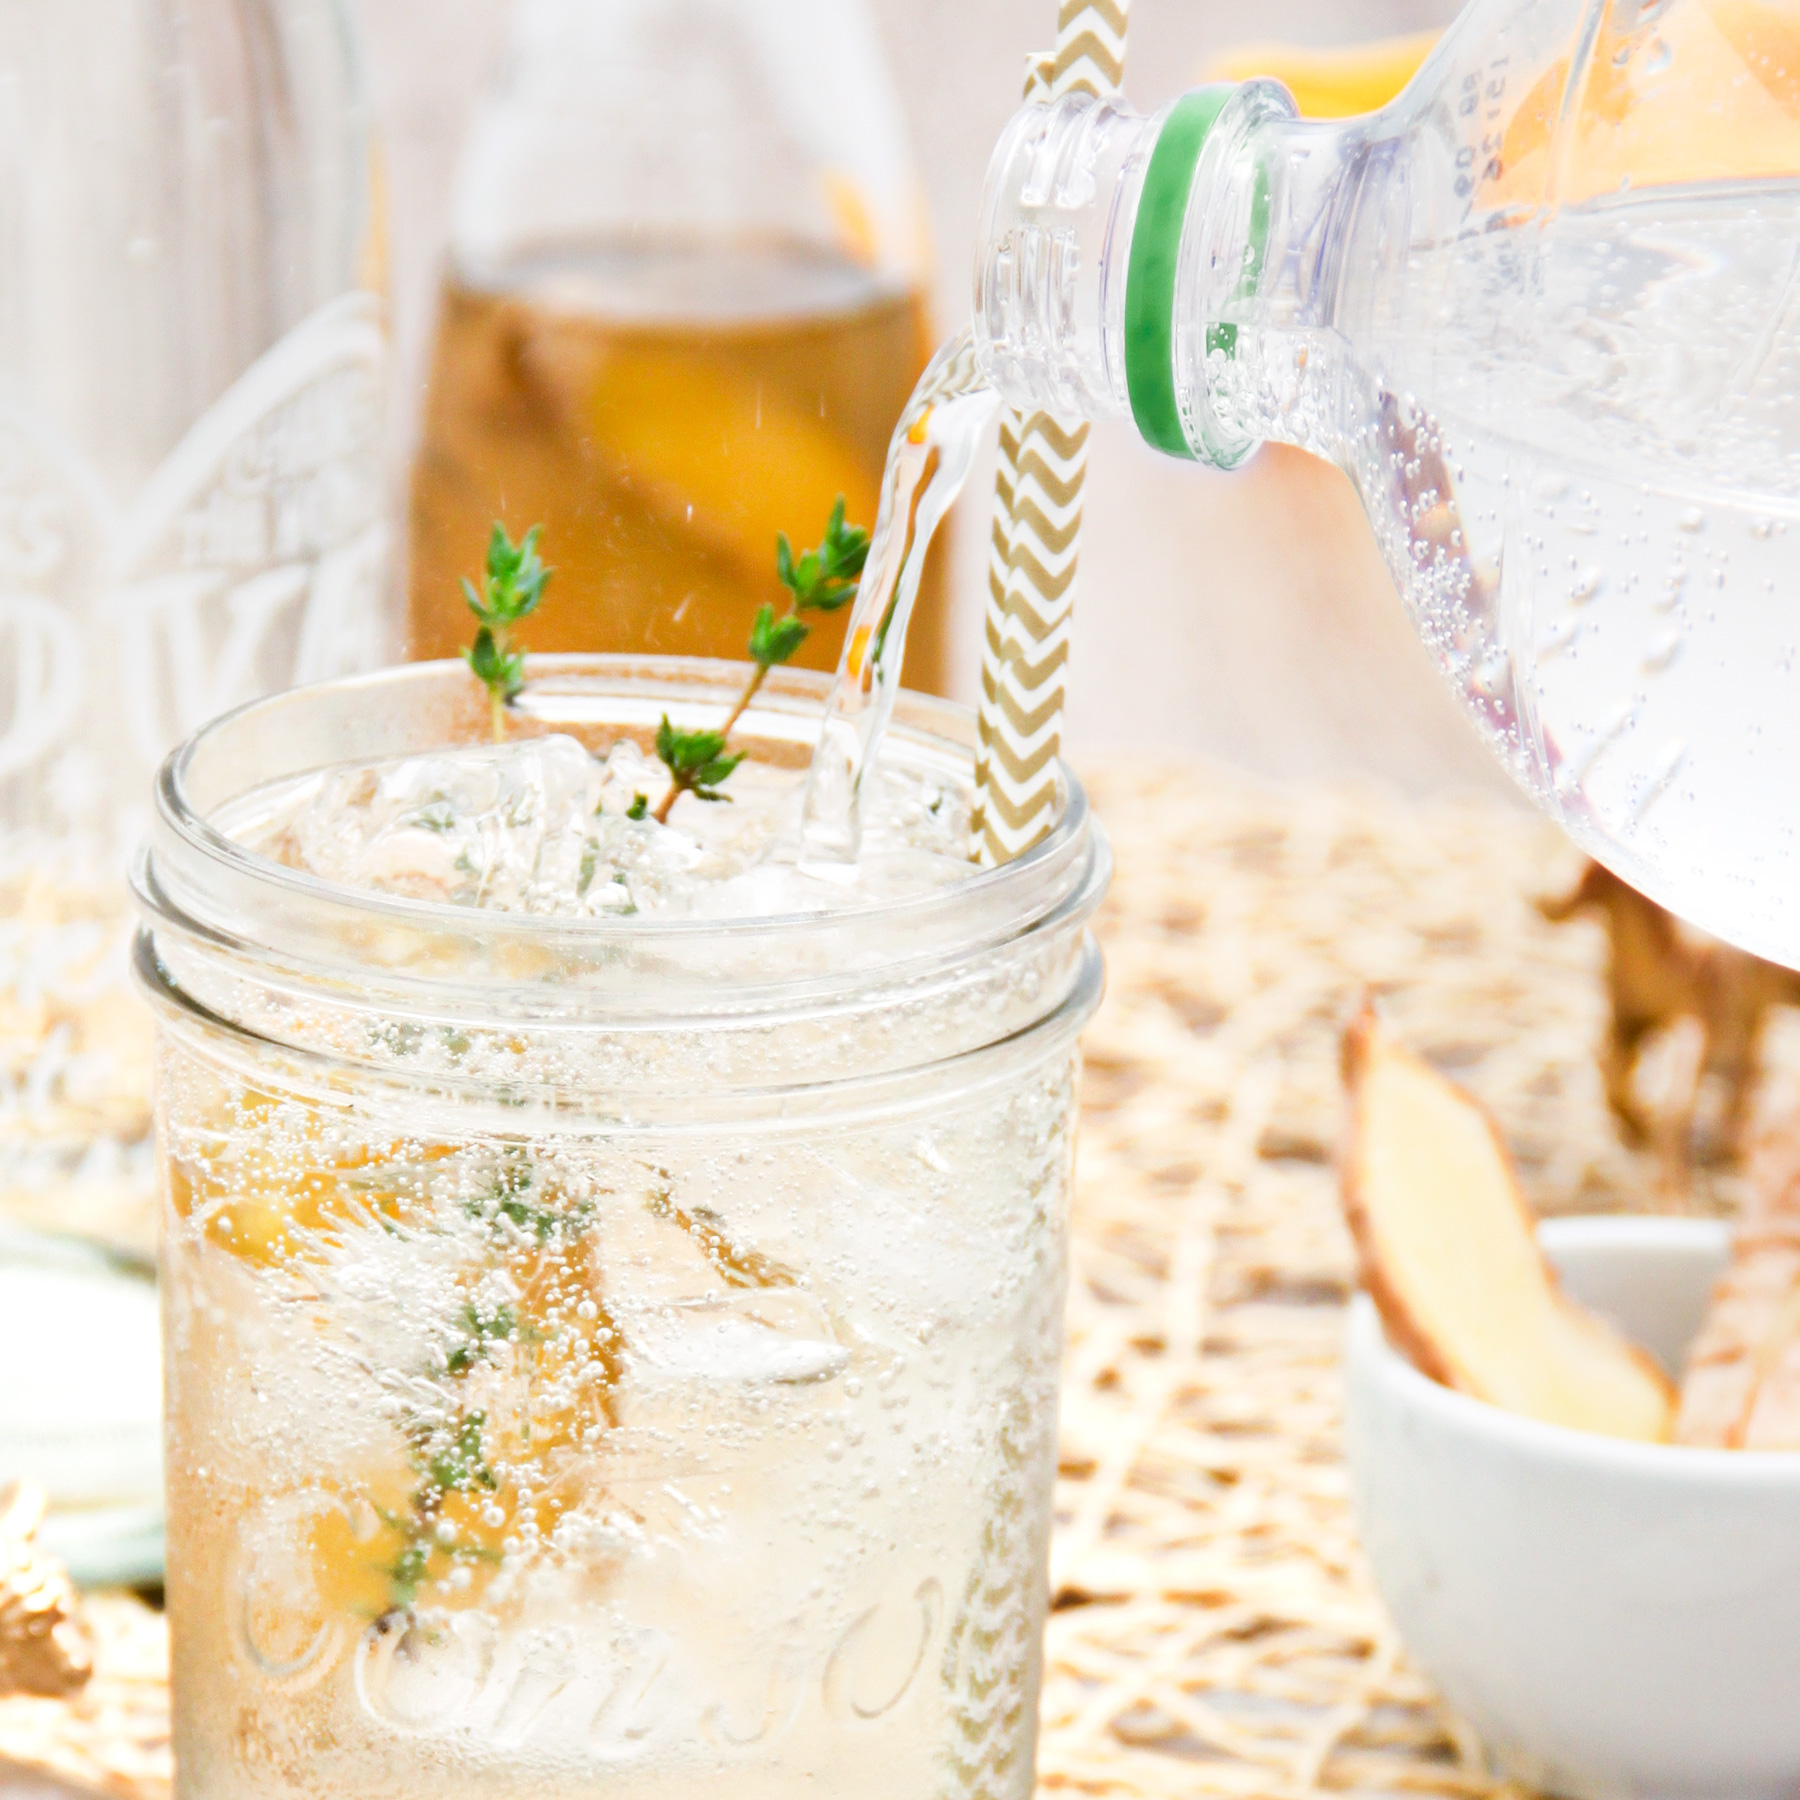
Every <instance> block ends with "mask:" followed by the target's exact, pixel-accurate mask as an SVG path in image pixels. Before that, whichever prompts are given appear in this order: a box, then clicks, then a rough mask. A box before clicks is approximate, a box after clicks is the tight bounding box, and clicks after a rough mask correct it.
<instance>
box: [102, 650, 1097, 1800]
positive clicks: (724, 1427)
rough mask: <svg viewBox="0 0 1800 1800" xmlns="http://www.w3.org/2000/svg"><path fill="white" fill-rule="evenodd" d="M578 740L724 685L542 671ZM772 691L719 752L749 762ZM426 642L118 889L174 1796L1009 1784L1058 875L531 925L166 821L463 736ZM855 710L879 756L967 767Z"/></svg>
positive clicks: (461, 698)
mask: <svg viewBox="0 0 1800 1800" xmlns="http://www.w3.org/2000/svg"><path fill="white" fill-rule="evenodd" d="M533 675H534V679H533V681H532V684H531V686H530V687H529V688H528V690H527V692H526V695H525V697H524V699H523V700H522V701H521V703H520V709H519V710H520V712H521V714H522V715H523V716H525V717H527V718H528V719H529V720H530V721H532V723H533V724H534V725H536V726H539V727H544V728H554V729H556V730H560V731H565V732H568V733H570V734H571V735H574V736H576V737H578V738H580V739H581V740H582V741H583V742H584V743H586V744H587V745H588V747H589V748H590V749H599V748H601V747H603V746H605V745H608V744H611V743H612V742H614V741H616V740H617V739H618V738H619V737H620V736H621V735H622V734H629V735H633V736H636V737H640V738H647V736H648V734H649V733H651V732H652V731H653V730H654V728H655V723H656V720H657V719H658V717H659V716H660V715H661V714H662V713H663V712H664V710H665V709H673V710H675V711H676V713H677V716H679V717H682V718H683V719H694V720H696V721H697V722H701V721H704V720H705V719H706V718H707V717H709V716H714V715H722V713H723V712H724V710H725V709H726V707H727V705H728V704H729V702H730V700H731V699H732V698H733V697H734V694H735V689H736V685H737V680H738V677H739V676H740V675H741V671H736V670H732V669H730V668H727V667H724V666H721V665H714V664H706V663H700V662H683V661H673V660H662V661H656V660H649V661H639V662H633V661H630V660H628V659H623V658H586V657H569V658H545V659H535V660H534V662H533ZM824 692H825V683H824V681H823V680H822V679H821V678H819V677H817V676H814V675H810V674H805V673H802V672H797V671H791V670H783V671H778V672H777V673H776V674H775V675H774V676H773V677H772V678H771V679H770V681H769V683H768V685H767V687H766V688H765V689H764V690H763V692H762V694H761V695H760V697H759V698H758V701H757V703H756V705H755V707H754V708H753V709H752V710H751V712H750V713H749V714H747V715H746V717H745V721H744V725H743V726H742V727H741V728H740V730H741V731H742V733H743V737H742V739H740V740H739V741H741V742H743V743H745V744H746V745H747V747H749V748H751V749H752V750H753V751H754V753H755V754H756V756H757V757H758V758H759V759H760V760H761V761H763V762H765V763H770V764H774V765H776V766H777V767H779V766H787V767H791V768H794V769H795V771H796V775H798V772H799V770H800V768H801V767H802V766H803V764H804V761H805V756H806V752H807V749H808V747H809V745H810V742H811V740H812V739H813V738H814V737H815V736H816V734H817V729H818V715H819V712H820V709H821V706H822V701H823V697H824ZM487 731H488V709H487V706H486V703H485V699H484V697H483V696H482V694H481V693H480V690H479V689H477V688H476V687H475V685H474V683H473V682H471V681H470V679H469V677H468V675H467V673H466V671H465V670H463V669H462V668H461V667H460V666H455V665H448V664H431V665H417V666H414V667H412V668H410V669H404V670H397V671H389V672H386V673H383V674H380V675H377V676H373V677H368V678H365V679H363V680H360V681H353V682H345V683H339V684H330V685H326V686H323V687H318V688H314V689H310V690H303V691H300V692H296V693H291V694H287V695H283V696H280V697H278V698H275V699H272V700H268V701H264V702H261V703H259V704H258V705H256V706H253V707H250V708H248V709H245V710H243V711H241V712H239V713H237V714H235V715H233V716H232V717H229V718H227V719H225V720H222V721H220V722H219V723H218V724H216V725H214V726H212V727H210V728H209V729H207V730H206V731H204V732H202V733H201V734H200V736H199V737H198V738H196V739H195V740H194V741H193V742H192V743H190V744H189V745H188V746H187V747H186V748H185V749H184V750H183V751H182V752H181V753H180V754H179V755H178V756H176V757H174V758H172V759H171V761H170V762H169V764H168V765H167V767H166V768H165V771H164V774H163V777H162V780H161V784H160V788H159V794H158V804H159V812H158V818H157V823H156V827H155V833H154V837H153V839H152V842H151V845H150V847H149V849H148V851H147V853H146V855H145V857H144V858H143V860H142V861H141V863H140V866H139V876H138V882H139V896H140V901H141V904H142V906H143V909H144V926H143V930H142V932H141V934H140V937H139V942H138V956H137V966H138V971H139V975H140V978H141V980H142V981H143V983H144V985H145V987H146V989H147V990H148V992H149V993H150V995H151V996H152V999H153V1001H154V1004H155V1010H156V1013H157V1018H158V1050H157V1068H158V1093H159V1098H158V1125H159V1133H160V1140H161V1145H162V1150H163V1155H164V1161H165V1170H166V1194H167V1206H166V1210H165V1217H164V1251H163V1259H164V1260H163V1280H164V1292H165V1309H166V1311H165V1327H166V1355H165V1361H166V1366H167V1371H168V1376H167V1379H168V1392H167V1419H168V1437H167V1459H166V1460H167V1467H168V1482H169V1559H168V1599H169V1612H170V1619H171V1625H172V1630H173V1645H174V1682H175V1730H176V1744H177V1760H178V1766H179V1769H180V1782H181V1789H182V1792H183V1793H184V1794H186V1795H189V1796H205V1797H208V1800H211V1797H214V1796H222V1795H237V1794H248V1793H252V1792H254V1793H265V1794H266V1793H282V1794H291V1795H300V1794H308V1795H310V1794H317V1795H319V1796H320V1797H321V1800H323V1797H325V1796H329V1797H330V1800H353V1797H355V1796H363V1795H369V1796H373V1795H377V1794H380V1795H391V1794H397V1793H422V1792H427V1791H452V1790H453V1791H470V1792H473V1791H480V1792H482V1793H487V1794H494V1795H506V1794H517V1795H520V1796H524V1795H527V1794H529V1795H533V1796H537V1795H541V1794H543V1793H545V1792H547V1791H556V1792H565V1791H566V1792H571V1793H573V1792H589V1791H594V1787H595V1784H597V1783H600V1782H604V1784H605V1789H606V1791H607V1792H608V1793H612V1794H617V1795H620V1796H627V1795H634V1796H635V1795H641V1796H662V1795H674V1794H678V1793H680V1794H685V1793H689V1792H692V1791H694V1789H695V1787H696V1785H697V1784H698V1783H700V1782H702V1781H706V1780H712V1781H719V1782H724V1783H728V1784H729V1786H730V1791H732V1792H733V1793H737V1794H744V1795H768V1796H771V1797H773V1796H776V1795H780V1796H784V1797H785V1796H788V1795H791V1794H793V1793H795V1792H797V1791H800V1790H801V1789H802V1788H805V1789H806V1791H808V1792H810V1793H813V1794H816V1795H818V1796H820V1800H827V1797H831V1796H851V1795H855V1796H858V1797H859V1800H860V1797H861V1796H866V1795H868V1794H870V1793H871V1792H888V1791H891V1792H893V1793H895V1794H903V1795H908V1796H912V1795H918V1794H924V1793H929V1792H959V1793H960V1792H979V1793H983V1794H995V1795H1008V1796H1017V1797H1018V1800H1026V1797H1027V1796H1029V1795H1030V1793H1031V1791H1032V1745H1033V1737H1034V1733H1035V1729H1036V1688H1037V1679H1038V1669H1039V1657H1040V1635H1041V1625H1042V1618H1043V1612H1044V1607H1045V1602H1046V1591H1045V1583H1046V1567H1045V1560H1046V1549H1047V1538H1048V1531H1049V1517H1050V1492H1051V1481H1052V1475H1053V1469H1054V1440H1055V1420H1056V1383H1057V1372H1058V1356H1059V1348H1060V1337H1061V1315H1062V1302H1063V1294H1064V1286H1065V1253H1064V1245H1065V1223H1066V1213H1067V1205H1068V1189H1069V1180H1070V1173H1071V1162H1072V1154H1073V1136H1074V1122H1075V1085H1074V1084H1075V1077H1076V1071H1077V1057H1078V1053H1077V1047H1076V1034H1077V1032H1078V1030H1079V1028H1080V1026H1081V1024H1082V1022H1083V1021H1084V1020H1085V1019H1086V1017H1087V1016H1088V1014H1089V1012H1090V1011H1091V1009H1092V1007H1093V1005H1094V1004H1095V1002H1096V999H1097V997H1098V993H1099V986H1100V966H1099V955H1098V951H1097V949H1096V948H1095V946H1094V943H1093V940H1092V938H1091V936H1090V935H1089V934H1088V932H1087V929H1086V923H1087V920H1088V918H1089V917H1090V915H1091V913H1092V910H1093V908H1094V906H1095V905H1096V904H1097V902H1098V900H1099V897H1100V894H1101V892H1102V890H1103V888H1104V885H1105V882H1106V879H1107V874H1108V869H1109V858H1108V853H1107V849H1106V845H1105V841H1104V838H1103V836H1102V834H1101V833H1100V831H1099V828H1098V826H1097V825H1096V824H1095V823H1094V822H1093V820H1092V819H1091V818H1090V816H1089V813H1088V810H1087V806H1086V802H1085V799H1084V797H1083V795H1082V792H1081V789H1080V787H1079V786H1078V785H1077V784H1076V783H1075V782H1074V780H1073V778H1072V777H1071V778H1068V780H1067V785H1066V802H1065V805H1064V807H1063V811H1062V815H1061V818H1060V820H1059V822H1058V824H1057V826H1056V829H1055V831H1054V832H1053V833H1052V835H1051V836H1050V837H1049V838H1048V839H1046V840H1045V841H1044V842H1043V843H1041V844H1040V845H1038V846H1037V847H1036V848H1035V849H1034V850H1032V851H1031V852H1030V853H1029V854H1028V855H1026V856H1025V857H1023V858H1021V859H1020V860H1019V861H1017V862H1015V863H1013V864H1011V865H1009V866H1007V867H1005V868H1002V869H998V870H994V871H988V872H982V873H974V872H971V874H970V877H969V879H967V880H966V881H959V882H955V883H953V884H952V885H950V886H949V887H947V888H941V889H938V890H936V891H933V892H931V893H928V894H925V895H923V896H920V897H917V898H913V899H908V900H896V901H890V902H886V903H879V904H866V905H863V906H860V907H857V908H854V909H850V910H845V911H843V912H841V913H835V914H832V913H824V914H812V915H808V916H787V917H773V918H766V919H751V920H747V921H741V922H721V921H708V920H683V919H677V920H669V919H664V920H660V921H659V920H657V919H655V918H653V917H648V918H647V917H636V918H633V917H620V918H616V919H610V920H604V921H601V920H575V921H571V920H566V919H556V918H548V917H541V916H532V915H529V914H512V913H492V912H479V911H473V910H469V909H465V908H458V907H455V906H449V905H443V904H433V903H426V902H422V901H418V900H412V899H404V898H396V897H393V896H381V895H375V894H371V893H367V892H358V891H354V890H351V889H348V888H337V887H333V886H331V885H329V884H327V883H325V882H322V881H320V880H319V879H317V878H316V877H312V876H309V875H304V874H300V873H297V872H295V871H294V870H291V869H288V868H285V867H282V866H279V865H278V864H276V863H274V862H272V861H268V860H265V859H264V858H262V857H260V856H257V855H255V854H253V853H252V852H250V851H248V850H246V849H244V848H242V847H241V846H240V845H239V844H237V843H236V842H235V841H233V840H232V839H230V838H227V837H225V836H223V835H222V834H221V833H220V832H219V831H218V830H217V829H216V828H215V827H214V826H213V825H212V824H211V823H209V821H210V820H212V819H214V818H215V817H216V816H217V815H219V813H220V811H221V809H222V808H226V807H229V806H230V805H231V804H232V803H233V802H234V800H236V799H238V798H239V797H240V796H242V795H244V794H246V793H247V792H249V791H250V790H252V789H254V788H256V787H258V786H259V785H260V784H263V783H267V782H270V781H274V780H277V779H281V778H286V777H291V776H294V775H296V774H299V773H301V772H304V771H308V770H313V769H318V768H322V767H327V766H330V765H335V764H340V763H343V762H344V761H345V760H346V759H349V760H350V761H351V762H353V763H358V764H360V763H362V762H364V761H365V760H367V761H373V760H376V759H381V758H386V757H392V756H398V755H402V754H410V753H413V752H418V751H422V750H430V749H437V748H441V747H443V746H445V745H447V744H475V743H479V742H480V741H481V740H482V739H483V737H484V736H485V735H486V734H487ZM972 741H973V721H972V719H971V718H970V717H969V716H968V715H967V714H966V713H965V712H963V711H962V710H960V709H957V708H953V707H950V706H948V705H946V704H944V703H941V702H935V701H927V700H923V699H920V698H918V697H916V696H907V697H905V698H903V700H902V702H901V705H900V709H899V714H898V716H897V719H896V724H895V729H894V730H893V732H892V735H891V736H890V738H889V740H888V747H887V751H886V761H887V764H888V766H890V767H895V766H901V765H908V766H912V767H914V768H919V769H923V770H929V771H938V772H941V773H942V774H943V776H944V777H945V778H947V779H950V780H954V781H957V782H959V783H962V784H965V785H966V784H968V783H969V782H970V780H971V765H972Z"/></svg>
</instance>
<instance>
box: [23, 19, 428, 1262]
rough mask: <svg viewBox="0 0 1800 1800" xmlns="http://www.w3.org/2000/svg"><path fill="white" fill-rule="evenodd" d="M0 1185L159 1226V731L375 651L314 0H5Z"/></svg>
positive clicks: (378, 511) (105, 1224)
mask: <svg viewBox="0 0 1800 1800" xmlns="http://www.w3.org/2000/svg"><path fill="white" fill-rule="evenodd" d="M0 92H3V93H4V95H5V107H4V129H3V130H0V1214H5V1215H8V1216H10V1217H12V1218H14V1219H17V1220H22V1221H24V1222H27V1223H31V1224H38V1225H51V1226H55V1227H57V1228H60V1229H71V1228H72V1229H77V1230H85V1231H91V1232H93V1233H95V1234H96V1235H99V1236H101V1237H104V1238H108V1239H113V1240H119V1241H124V1242H127V1243H136V1244H138V1245H140V1246H142V1245H148V1244H150V1243H153V1241H154V1229H155V1213H154V1205H153V1201H152V1198H151V1192H150V1189H151V1169H150V1153H149V1144H148V1138H149V1122H150V1116H149V1099H148V1083H149V1072H148V1053H149V1026H148V1018H147V1015H146V1013H145V1011H144V1009H143V1007H142V1003H141V1001H140V1000H139V999H138V997H137V996H136V995H135V994H133V993H132V992H131V990H130V988H129V986H128V984H127V976H126V949H127V945H128V939H129V929H128V924H127V918H126V870H127V864H128V861H129V857H130V853H131V851H132V849H133V848H134V847H135V845H136V843H137V842H138V840H139V839H140V838H141V837H142V835H143V832H144V829H145V825H146V821H147V815H148V810H149V802H150V795H151V783H152V781H153V779H154V775H155V771H156V768H157V765H158V763H159V762H160V761H161V759H162V757H163V756H164V754H165V753H166V752H167V751H168V750H169V748H170V747H171V746H172V745H173V744H174V743H175V742H176V741H177V740H178V739H180V738H182V737H185V736H186V735H187V734H188V733H190V732H191V731H193V730H194V729H195V728H196V727H197V726H198V725H200V724H201V723H202V722H204V721H205V720H206V719H208V718H210V717H212V716H213V715H215V714H217V713H218V712H220V711H222V710H224V709H226V708H228V707H231V706H235V705H237V704H239V703H240V702H242V701H245V700H249V699H252V698H254V697H255V696H256V695H258V694H260V693H264V692H266V691H268V690H270V689H273V688H277V687H282V686H285V685H287V684H289V683H292V682H295V681H302V680H311V679H315V678H319V677H323V676H330V675H335V674H341V673H343V672H345V671H347V670H353V669H356V668H358V667H363V666H368V665H371V664H373V663H375V662H377V661H379V660H381V657H382V655H383V653H384V651H386V650H387V649H388V648H389V642H388V640H389V638H390V636H391V635H393V634H391V633H390V632H389V630H388V620H387V618H386V616H385V615H386V613H387V611H388V607H387V603H386V598H385V592H386V590H385V581H384V575H383V569H384V561H385V552H386V547H387V543H386V540H387V536H388V528H387V526H386V524H385V522H384V506H383V491H382V475H381V449H382V444H381V415H382V403H383V381H384V373H383V361H384V357H383V321H382V308H381V303H380V301H379V299H378V297H377V292H376V289H377V288H378V286H379V282H380V279H381V271H380V268H379V263H380V243H381V239H380V234H379V230H378V228H377V219H376V215H375V210H374V207H373V205H372V187H371V162H370V141H369V135H368V128H367V121H366V118H365V114H364V110H363V105H362V101H361V97H360V94H359V90H358V86H357V72H356V65H355V57H354V54H353V47H352V44H351V41H350V36H349V26H348V22H347V19H346V17H345V14H344V12H343V10H342V6H341V5H340V4H339V0H55V3H54V4H51V5H46V4H44V3H43V0H0Z"/></svg>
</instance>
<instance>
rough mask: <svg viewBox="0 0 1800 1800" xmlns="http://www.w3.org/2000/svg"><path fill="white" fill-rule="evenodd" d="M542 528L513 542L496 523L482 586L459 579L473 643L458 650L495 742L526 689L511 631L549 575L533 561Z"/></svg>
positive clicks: (538, 595) (525, 615)
mask: <svg viewBox="0 0 1800 1800" xmlns="http://www.w3.org/2000/svg"><path fill="white" fill-rule="evenodd" d="M542 530H543V527H542V526H541V525H534V526H532V528H531V529H530V530H529V531H528V532H526V533H525V535H524V536H523V537H522V538H521V539H520V540H519V541H518V542H517V543H516V544H515V543H514V542H513V541H512V539H511V538H510V537H508V536H507V534H506V527H505V526H504V525H503V524H501V522H500V521H499V520H498V519H496V520H495V521H494V529H493V531H492V532H491V533H490V534H489V536H488V550H487V569H486V572H485V573H484V574H483V576H482V580H481V585H480V587H477V586H476V585H475V583H474V582H472V581H470V580H468V579H466V578H465V579H464V581H463V584H462V588H463V598H464V599H465V600H466V601H467V602H468V603H469V611H470V612H472V613H473V614H474V615H475V618H476V621H477V623H476V630H475V641H474V643H472V644H471V645H470V646H469V647H468V649H466V650H465V651H464V652H463V660H464V661H465V662H466V663H467V664H468V665H469V668H470V669H471V671H472V672H473V673H474V676H475V679H476V680H477V681H479V682H480V683H481V685H482V686H483V687H485V688H486V689H487V691H488V704H489V705H490V707H491V708H492V709H493V721H494V742H495V743H496V744H498V743H500V742H502V741H503V740H504V739H505V737H506V709H507V708H508V707H509V706H511V705H512V703H513V702H514V701H515V700H516V699H518V697H519V694H520V692H521V691H522V690H523V688H524V686H525V658H524V656H523V655H522V654H521V653H520V652H519V651H518V649H516V648H515V646H514V643H513V629H514V627H515V626H517V625H519V624H521V623H522V622H523V621H524V620H526V619H528V618H529V617H530V616H531V615H532V614H533V613H534V612H536V611H537V609H538V603H539V602H540V601H541V600H542V599H543V597H544V584H545V583H546V582H548V581H549V579H550V575H551V571H550V570H549V569H547V568H545V567H544V565H543V563H542V561H541V560H540V559H539V557H538V551H537V545H538V535H539V533H540V532H541V531H542Z"/></svg>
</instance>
